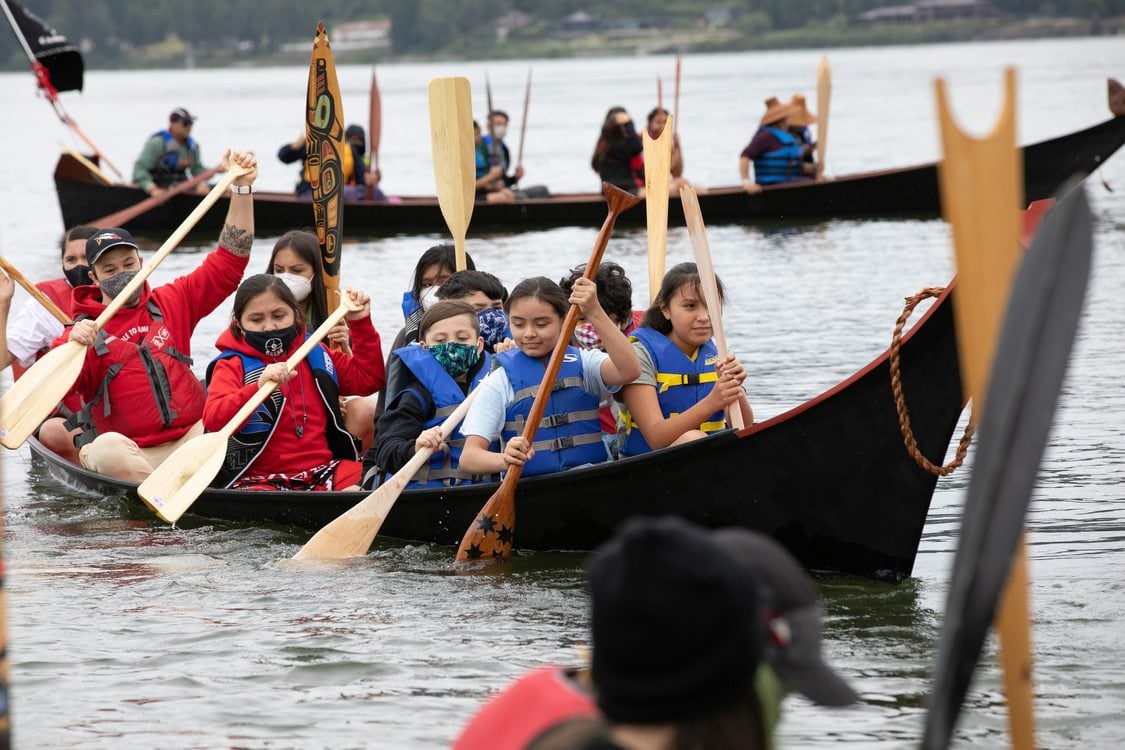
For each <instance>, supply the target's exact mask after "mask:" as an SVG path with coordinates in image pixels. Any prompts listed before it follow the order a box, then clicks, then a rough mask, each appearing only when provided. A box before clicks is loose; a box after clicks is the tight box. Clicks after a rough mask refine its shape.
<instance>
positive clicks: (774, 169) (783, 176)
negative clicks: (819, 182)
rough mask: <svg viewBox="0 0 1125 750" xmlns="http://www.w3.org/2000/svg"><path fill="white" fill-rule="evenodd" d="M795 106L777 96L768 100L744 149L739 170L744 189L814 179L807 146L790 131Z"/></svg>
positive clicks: (759, 189) (749, 189)
mask: <svg viewBox="0 0 1125 750" xmlns="http://www.w3.org/2000/svg"><path fill="white" fill-rule="evenodd" d="M792 115H793V107H791V106H790V105H788V104H782V103H781V102H779V101H778V100H777V97H776V96H771V97H770V98H769V99H767V100H766V113H765V114H764V115H763V116H762V123H761V126H760V127H759V128H758V131H757V132H756V133H754V137H753V139H751V141H750V143H748V144H747V146H746V148H744V149H743V150H742V154H741V155H740V156H739V160H738V172H739V175H741V177H742V189H743V190H745V191H746V192H748V193H759V192H761V190H762V186H763V185H777V184H780V183H783V182H795V181H797V180H809V179H812V178H813V176H814V174H815V169H812V170H810V169H809V167H807V166H806V165H805V162H804V154H805V147H803V146H802V145H801V143H800V142H799V141H798V140H797V139H796V138H795V137H794V136H793V135H792V134H790V133H789V118H790V117H791V116H792ZM751 162H752V163H753V164H754V181H753V182H751V181H750V164H751Z"/></svg>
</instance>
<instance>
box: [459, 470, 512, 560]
mask: <svg viewBox="0 0 1125 750" xmlns="http://www.w3.org/2000/svg"><path fill="white" fill-rule="evenodd" d="M519 474H520V472H518V471H515V470H511V471H509V472H508V476H506V477H504V481H503V482H501V483H500V487H498V488H497V490H496V492H494V493H493V494H492V497H490V498H489V499H488V502H487V503H485V504H484V507H483V508H481V509H480V512H479V513H477V517H476V518H475V519H474V520H473V523H472V525H470V526H469V528H468V530H466V531H465V536H464V537H462V538H461V546H459V547H458V548H457V562H472V561H473V560H503V559H505V558H507V557H509V556H510V555H511V554H512V540H513V539H514V538H515V531H516V483H517V482H518V481H519Z"/></svg>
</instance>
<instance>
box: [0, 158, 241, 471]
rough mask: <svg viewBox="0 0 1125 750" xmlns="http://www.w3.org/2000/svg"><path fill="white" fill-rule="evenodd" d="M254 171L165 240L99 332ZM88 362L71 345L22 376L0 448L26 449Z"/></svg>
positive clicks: (206, 201)
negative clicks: (221, 201)
mask: <svg viewBox="0 0 1125 750" xmlns="http://www.w3.org/2000/svg"><path fill="white" fill-rule="evenodd" d="M248 171H249V170H247V169H244V168H243V167H241V166H239V165H238V164H235V163H231V165H230V168H229V169H227V173H226V174H225V175H223V178H222V179H221V180H219V182H218V184H217V185H215V187H213V188H211V192H209V193H208V194H207V195H206V197H204V198H203V200H202V201H200V203H199V205H198V206H196V208H195V210H194V211H192V212H191V213H190V214H188V217H187V218H186V219H184V221H183V223H182V224H180V226H179V227H178V228H177V229H176V231H175V232H173V233H172V236H171V237H169V238H168V239H167V240H165V242H164V244H163V245H161V246H160V249H159V250H157V251H156V253H155V254H154V255H153V256H152V258H150V259H149V261H148V262H147V263H145V264H144V265H143V266H141V270H140V271H139V272H138V273H137V275H136V276H135V277H134V278H133V280H132V281H130V282H129V283H128V284H127V285H126V286H125V288H124V289H122V290H121V293H120V294H118V295H117V297H115V298H114V299H113V301H112V302H110V303H109V305H107V306H106V308H105V310H104V311H103V312H102V314H101V315H99V316H98V318H97V320H95V321H94V324H95V326H97V329H98V330H101V328H102V327H103V326H105V324H106V322H108V321H109V319H110V318H112V317H113V316H114V315H115V314H116V313H117V311H118V310H119V309H121V307H122V306H123V305H124V304H125V302H126V301H127V300H128V299H129V298H130V297H131V296H133V293H134V292H135V291H137V290H138V289H140V288H141V286H142V285H143V284H144V283H145V281H146V280H147V279H148V277H149V275H151V274H152V272H153V271H155V270H156V268H157V266H159V265H160V263H161V262H162V261H163V260H164V259H165V258H166V257H168V255H169V254H170V253H171V252H172V251H173V250H175V249H176V246H177V245H179V244H180V242H181V241H182V240H183V239H184V237H186V236H187V234H188V232H190V231H191V229H192V227H194V226H195V225H196V224H197V223H198V222H199V220H200V219H202V218H203V215H204V214H206V213H207V211H208V210H209V209H210V208H211V206H212V205H214V203H215V201H217V200H218V199H219V196H220V195H222V194H224V193H225V192H226V191H227V189H228V188H230V185H231V183H232V182H234V180H235V178H236V177H239V176H241V175H244V174H246V173H247V172H248ZM85 361H86V347H85V346H83V345H82V344H79V343H78V342H76V341H68V342H66V343H65V344H62V345H60V346H56V347H55V348H54V349H52V350H51V351H49V352H47V354H46V355H45V356H44V357H43V358H42V359H40V360H38V361H37V362H36V363H35V364H34V365H32V366H31V367H30V368H28V370H27V372H25V373H24V374H23V376H22V377H21V378H20V379H19V380H17V381H16V382H15V383H13V384H12V387H11V388H9V389H8V392H7V393H5V394H4V396H3V397H2V398H0V445H3V446H4V447H5V448H11V449H13V450H14V449H16V448H19V447H20V446H21V445H23V443H24V441H25V440H27V438H28V436H30V435H31V433H33V432H35V430H36V429H37V428H38V427H39V423H40V422H42V421H43V420H44V419H46V418H47V416H48V415H50V413H51V412H52V411H54V409H55V407H56V406H57V405H58V403H59V402H60V401H62V400H63V398H64V397H65V396H66V394H67V393H68V392H69V391H70V389H71V387H72V386H73V385H74V381H76V380H77V379H78V375H79V373H81V372H82V365H83V363H84V362H85Z"/></svg>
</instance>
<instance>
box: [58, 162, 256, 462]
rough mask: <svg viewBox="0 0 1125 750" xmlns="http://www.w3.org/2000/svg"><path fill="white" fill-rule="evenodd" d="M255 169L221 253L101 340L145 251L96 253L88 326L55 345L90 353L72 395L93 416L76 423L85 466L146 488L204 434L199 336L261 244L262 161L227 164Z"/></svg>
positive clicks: (87, 293) (135, 304) (87, 295)
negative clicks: (258, 196) (196, 349)
mask: <svg viewBox="0 0 1125 750" xmlns="http://www.w3.org/2000/svg"><path fill="white" fill-rule="evenodd" d="M228 159H229V161H230V162H234V163H236V164H239V165H241V166H242V167H245V168H247V169H249V170H250V171H249V172H247V173H246V174H243V175H239V176H238V177H236V178H235V180H234V184H233V185H232V186H231V192H232V193H233V195H231V199H230V208H229V209H228V211H227V217H226V223H225V224H224V226H223V230H222V232H221V233H220V234H219V244H218V247H217V248H216V249H215V250H213V251H212V252H211V253H209V254H208V255H207V257H205V258H204V259H203V262H202V263H201V264H200V265H199V267H198V268H196V269H195V270H194V271H192V272H191V273H189V274H187V275H186V276H181V277H180V278H178V279H176V280H174V281H172V282H171V283H168V284H164V285H162V286H158V287H156V288H152V287H150V286H149V285H148V283H147V282H146V283H145V284H144V285H143V286H142V287H141V288H140V290H138V291H137V292H136V294H134V295H133V297H132V298H130V299H129V300H128V302H126V303H125V305H124V306H123V307H122V308H121V309H119V310H118V311H117V313H116V314H115V315H114V316H113V317H111V318H110V319H109V321H107V322H106V325H105V327H104V328H103V329H102V330H101V331H97V330H96V329H95V326H94V321H93V320H92V319H93V318H97V317H98V316H99V315H101V313H102V312H103V311H104V310H105V308H106V306H108V305H109V303H110V302H111V301H113V299H114V298H116V297H117V295H118V294H119V293H120V292H121V291H122V290H124V288H125V286H126V285H128V283H129V282H130V281H132V279H133V278H134V277H135V276H136V275H137V274H138V273H139V272H140V269H141V264H142V262H143V261H142V260H141V256H140V252H139V251H140V248H139V247H138V245H137V243H136V242H134V241H133V237H132V236H131V235H130V234H129V233H128V232H127V231H125V230H124V229H101V230H99V231H98V233H97V234H95V235H94V236H93V237H91V238H90V239H89V240H88V241H87V243H86V258H87V260H88V262H89V264H90V266H91V270H90V278H91V279H92V280H93V282H94V285H93V286H80V287H76V288H75V289H74V290H73V292H72V295H73V310H74V313H75V315H76V316H78V318H79V320H78V322H76V323H75V324H74V325H73V326H72V327H71V328H70V329H69V330H67V331H66V332H65V333H64V334H63V335H62V336H60V337H59V338H58V339H57V340H56V341H55V346H59V345H61V344H63V343H65V342H66V341H68V340H69V341H77V342H78V343H80V344H83V345H84V346H87V347H89V350H88V351H87V353H86V360H85V362H84V364H83V368H82V373H81V374H80V375H79V377H78V380H77V381H75V383H74V386H73V388H72V389H71V393H76V394H78V395H79V396H81V397H82V399H83V400H84V401H85V402H86V404H87V406H86V407H85V408H84V409H83V410H82V412H81V413H80V414H79V418H78V419H77V420H75V421H76V422H77V423H78V425H79V426H81V427H83V428H84V431H83V432H82V433H81V434H80V435H79V436H78V437H77V438H76V439H75V445H76V447H78V448H79V459H80V461H81V463H82V465H83V466H85V467H86V468H88V469H90V470H91V471H96V472H98V473H100V474H107V475H109V476H113V477H117V478H119V479H126V480H130V481H133V482H140V481H143V480H144V479H145V477H147V476H148V475H149V474H150V473H152V470H153V469H154V468H156V466H158V465H159V464H160V462H161V461H163V460H164V459H165V458H167V457H168V455H170V454H171V453H172V451H174V450H175V449H176V448H177V447H179V445H180V444H182V443H183V442H185V441H186V440H188V439H190V438H193V437H195V436H197V435H200V434H202V432H203V426H202V424H201V423H200V421H199V420H200V418H201V417H202V415H203V403H204V400H205V399H204V393H203V387H202V386H201V385H200V383H199V379H198V378H197V377H196V376H195V374H194V373H193V372H192V370H191V364H192V362H191V359H190V354H191V335H192V332H193V331H194V330H195V326H196V325H197V324H198V323H199V321H200V320H202V319H203V318H204V317H205V316H206V315H208V314H210V313H211V312H212V311H213V310H214V309H215V308H216V307H218V306H219V305H220V304H221V303H222V302H223V300H225V299H226V298H227V297H229V296H230V295H231V294H232V293H233V292H234V291H235V289H236V288H237V287H238V283H239V281H240V280H241V278H242V274H243V273H244V272H245V270H246V264H247V263H248V262H249V260H250V249H251V245H252V244H253V241H254V203H253V198H252V197H251V193H252V188H251V185H252V184H253V182H254V179H255V177H257V175H258V169H257V163H256V162H255V160H254V156H253V155H252V154H250V153H247V152H242V151H236V152H234V153H233V154H231V153H230V152H229V151H228V152H227V153H226V154H225V155H224V156H223V161H224V163H227V162H228Z"/></svg>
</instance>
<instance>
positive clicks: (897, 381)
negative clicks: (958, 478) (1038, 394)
mask: <svg viewBox="0 0 1125 750" xmlns="http://www.w3.org/2000/svg"><path fill="white" fill-rule="evenodd" d="M943 292H945V288H944V287H927V288H925V289H922V290H921V291H919V292H918V293H917V294H915V295H914V296H912V297H907V298H906V306H905V307H903V309H902V315H899V316H898V320H897V321H896V322H895V331H894V334H893V335H892V336H891V356H890V360H889V364H890V369H891V391H892V392H893V393H894V397H895V408H896V410H897V411H898V426H899V430H900V431H901V432H902V439H903V442H904V443H905V444H906V452H907V453H909V454H910V457H911V458H913V459H914V463H916V464H918V466H920V467H921V468H922V469H924V470H925V471H928V472H930V473H931V474H933V475H935V476H939V477H944V476H948V475H950V474H952V473H953V472H954V471H955V470H956V469H957V467H959V466H960V465H961V464H963V463H964V462H965V455H966V454H967V453H968V452H969V443H970V442H971V441H972V437H973V432H974V431H975V429H976V422H975V415H973V414H970V415H969V423H968V424H967V425H966V426H965V434H964V435H962V436H961V442H960V443H958V445H957V453H956V455H955V456H954V457H953V460H952V461H950V462H949V463H948V464H946V465H945V466H939V465H937V464H935V463H933V462H932V461H930V460H929V459H928V458H926V457H925V456H924V455H922V451H921V450H919V449H918V441H917V440H915V438H914V430H913V429H912V428H911V427H910V412H909V410H908V409H907V408H906V397H905V396H904V395H903V393H902V374H901V370H900V364H901V362H900V353H901V351H902V329H903V326H905V325H906V321H907V320H909V319H910V316H911V315H913V314H914V308H916V307H918V305H919V304H921V303H922V302H923V301H924V300H927V299H930V298H931V297H939V296H941V294H942V293H943Z"/></svg>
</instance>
